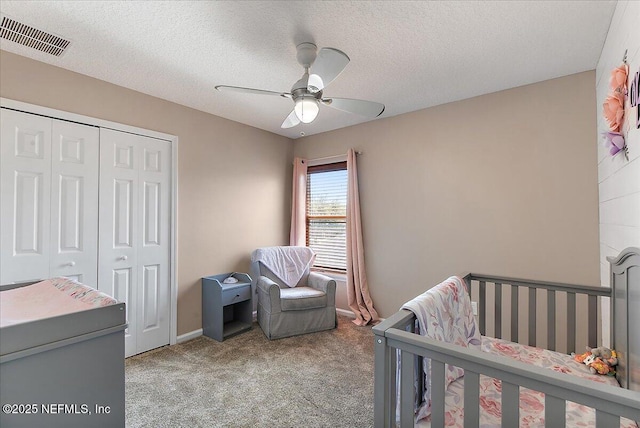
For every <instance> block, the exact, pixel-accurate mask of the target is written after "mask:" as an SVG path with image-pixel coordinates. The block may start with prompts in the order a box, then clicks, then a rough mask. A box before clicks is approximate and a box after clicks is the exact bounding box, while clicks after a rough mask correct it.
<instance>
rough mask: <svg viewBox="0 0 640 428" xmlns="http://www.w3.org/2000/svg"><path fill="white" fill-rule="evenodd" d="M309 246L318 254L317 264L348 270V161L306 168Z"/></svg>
mask: <svg viewBox="0 0 640 428" xmlns="http://www.w3.org/2000/svg"><path fill="white" fill-rule="evenodd" d="M307 246H308V247H310V248H311V249H312V250H313V251H314V252H315V253H316V261H315V264H314V266H315V267H319V268H325V269H331V270H339V271H346V269H347V163H346V162H339V163H333V164H328V165H318V166H313V167H309V169H308V170H307Z"/></svg>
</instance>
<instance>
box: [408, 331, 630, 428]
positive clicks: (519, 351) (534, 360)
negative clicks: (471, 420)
mask: <svg viewBox="0 0 640 428" xmlns="http://www.w3.org/2000/svg"><path fill="white" fill-rule="evenodd" d="M482 350H483V351H485V352H490V353H492V354H497V355H502V356H505V357H510V358H514V359H516V360H519V361H522V362H524V363H527V364H532V365H534V366H537V367H544V368H547V369H551V370H554V371H556V372H560V373H568V374H571V375H574V376H579V377H581V378H585V379H591V380H593V381H595V382H600V383H603V384H608V385H613V386H619V385H618V382H617V381H616V379H615V377H613V376H601V375H594V374H591V373H590V372H589V369H588V368H587V366H585V365H584V364H579V363H577V362H576V361H574V360H573V358H572V357H571V356H570V355H567V354H561V353H559V352H554V351H549V350H547V349H541V348H534V347H531V346H527V345H521V344H518V343H514V342H509V341H507V340H502V339H494V338H489V337H482ZM501 386H502V385H501V383H500V381H499V380H496V379H493V378H491V377H487V376H482V375H481V376H480V424H479V425H480V427H481V428H486V427H499V426H500V418H501V416H502V412H501V395H500V392H501ZM566 414H567V419H566V426H567V427H595V411H594V410H593V409H591V408H589V407H586V406H582V405H579V404H576V403H572V402H567V405H566ZM428 426H430V424H429V422H428V419H427V420H424V421H421V422H419V423H418V424H416V427H420V428H423V427H428ZM445 426H447V427H460V428H462V427H463V426H464V377H462V378H459V379H457V380H456V381H454V382H453V383H451V384H450V385H449V387H448V388H447V392H446V395H445ZM541 426H544V394H543V393H541V392H537V391H533V390H530V389H527V388H520V427H521V428H526V427H531V428H533V427H541ZM620 426H621V427H624V428H632V427H633V428H637V425H636V423H635V422H633V421H630V420H628V419H625V418H621V419H620Z"/></svg>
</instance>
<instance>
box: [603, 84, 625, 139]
mask: <svg viewBox="0 0 640 428" xmlns="http://www.w3.org/2000/svg"><path fill="white" fill-rule="evenodd" d="M602 109H603V114H604V118H605V119H606V120H607V123H608V124H609V130H611V131H613V132H618V131H620V128H621V127H622V122H623V121H624V95H623V94H622V93H620V92H612V93H611V94H609V95H608V96H607V99H606V100H605V102H604V104H602Z"/></svg>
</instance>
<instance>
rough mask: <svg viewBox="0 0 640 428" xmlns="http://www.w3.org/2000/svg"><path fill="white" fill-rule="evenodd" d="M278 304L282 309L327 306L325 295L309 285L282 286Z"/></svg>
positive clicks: (290, 309) (291, 309) (296, 309)
mask: <svg viewBox="0 0 640 428" xmlns="http://www.w3.org/2000/svg"><path fill="white" fill-rule="evenodd" d="M280 305H281V308H282V310H283V311H299V310H304V309H314V308H324V307H326V306H327V295H326V293H325V292H324V291H320V290H316V289H315V288H311V287H300V286H298V287H295V288H282V289H280Z"/></svg>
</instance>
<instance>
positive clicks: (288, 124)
mask: <svg viewBox="0 0 640 428" xmlns="http://www.w3.org/2000/svg"><path fill="white" fill-rule="evenodd" d="M299 123H300V119H298V116H296V111H295V110H291V113H289V116H287V118H286V119H285V120H284V122H282V125H281V126H280V128H283V129H287V128H293V127H294V126H296V125H297V124H299Z"/></svg>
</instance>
